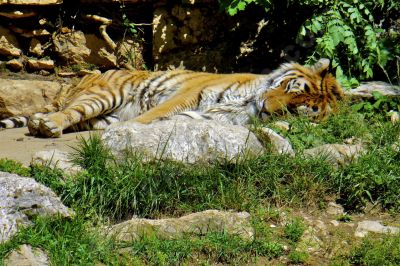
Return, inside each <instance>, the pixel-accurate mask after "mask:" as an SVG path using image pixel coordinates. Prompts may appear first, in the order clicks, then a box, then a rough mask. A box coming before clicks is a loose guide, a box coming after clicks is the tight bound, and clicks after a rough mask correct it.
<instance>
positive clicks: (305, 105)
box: [262, 59, 344, 119]
mask: <svg viewBox="0 0 400 266" xmlns="http://www.w3.org/2000/svg"><path fill="white" fill-rule="evenodd" d="M328 67H329V59H321V60H319V61H318V62H317V63H316V64H315V65H313V66H311V67H305V66H301V65H299V64H290V66H289V65H284V66H283V67H282V68H281V70H282V71H283V72H286V73H285V74H284V75H281V76H280V77H278V78H277V79H276V80H274V82H273V83H272V85H271V86H270V89H269V90H267V91H266V92H265V93H264V94H263V96H262V99H263V109H262V111H263V112H266V113H269V114H272V113H276V112H280V111H283V110H289V111H296V112H302V113H306V114H307V115H309V116H313V117H316V118H318V119H323V118H326V117H327V115H328V114H329V113H330V112H331V111H333V110H336V105H337V100H340V99H341V98H343V96H344V93H343V90H342V88H341V87H340V85H339V83H338V82H337V81H336V79H335V77H334V76H333V75H332V74H330V73H328Z"/></svg>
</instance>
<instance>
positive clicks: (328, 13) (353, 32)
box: [219, 0, 400, 86]
mask: <svg viewBox="0 0 400 266" xmlns="http://www.w3.org/2000/svg"><path fill="white" fill-rule="evenodd" d="M280 2H281V1H278V0H264V1H261V0H220V1H219V3H220V5H221V7H222V8H223V9H225V10H226V11H227V13H228V14H230V15H235V14H236V13H237V12H238V11H241V10H244V9H246V7H247V6H248V5H250V4H257V5H259V6H260V7H262V8H264V9H265V10H266V12H267V14H268V13H271V12H281V13H282V14H281V18H282V21H284V20H285V19H288V20H290V18H291V16H293V15H296V16H297V15H298V14H299V13H308V12H309V11H310V10H312V11H313V12H312V13H311V14H313V15H312V16H311V17H308V18H306V19H305V20H304V21H303V23H302V24H301V25H299V28H298V37H297V42H298V43H302V42H303V41H304V38H306V39H311V40H312V44H311V46H312V49H311V51H310V53H309V54H308V62H309V63H311V62H313V61H315V60H316V59H317V58H320V57H326V58H330V59H331V60H332V65H333V67H334V68H335V69H336V75H337V77H338V78H339V80H340V81H341V82H342V84H344V85H345V86H352V85H356V84H357V81H356V79H354V78H353V79H351V77H356V78H357V79H362V80H364V79H370V78H372V77H373V76H374V73H379V74H380V75H381V76H385V77H386V78H387V79H388V80H389V81H394V79H395V78H397V79H399V76H398V75H399V74H398V73H399V60H400V59H399V58H400V43H399V42H398V38H399V35H400V32H399V31H396V30H392V29H390V27H391V26H392V25H394V21H395V19H396V17H399V15H400V14H399V12H398V10H399V8H400V2H399V1H396V0H388V1H383V0H379V1H373V0H339V1H333V0H306V1H299V0H287V1H286V2H287V5H286V7H289V6H291V7H294V10H296V11H295V12H296V14H292V13H291V12H283V11H282V10H279V9H278V8H277V9H275V8H274V7H275V6H278V4H282V3H280ZM280 6H281V7H282V5H280ZM283 6H285V5H283ZM305 17H307V16H305Z"/></svg>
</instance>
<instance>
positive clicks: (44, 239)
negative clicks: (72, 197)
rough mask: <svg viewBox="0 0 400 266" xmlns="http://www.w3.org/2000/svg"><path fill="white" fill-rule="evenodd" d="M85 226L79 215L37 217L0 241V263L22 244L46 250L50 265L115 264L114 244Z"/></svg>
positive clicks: (116, 260) (116, 257)
mask: <svg viewBox="0 0 400 266" xmlns="http://www.w3.org/2000/svg"><path fill="white" fill-rule="evenodd" d="M88 226H89V224H88V223H87V222H85V221H84V220H83V219H81V218H79V217H77V218H75V219H73V220H68V219H62V218H52V219H51V218H43V217H38V218H37V219H35V223H34V225H33V226H32V227H28V228H25V229H22V230H20V232H19V233H18V234H17V235H15V236H14V238H13V239H11V240H10V241H8V242H7V243H5V244H1V245H0V264H2V262H1V258H4V257H5V256H6V255H7V254H8V253H9V252H10V251H11V250H12V249H15V248H17V247H18V246H19V245H22V244H29V245H31V246H33V247H38V248H42V249H44V250H46V251H47V252H48V254H49V256H50V260H51V262H52V265H95V263H96V262H102V263H105V264H106V265H111V264H117V263H118V260H119V258H118V255H117V254H115V252H114V246H113V245H114V244H113V243H112V242H111V241H109V240H107V239H104V238H102V237H100V236H99V235H96V234H95V233H93V232H91V231H89V229H88V228H89V227H88Z"/></svg>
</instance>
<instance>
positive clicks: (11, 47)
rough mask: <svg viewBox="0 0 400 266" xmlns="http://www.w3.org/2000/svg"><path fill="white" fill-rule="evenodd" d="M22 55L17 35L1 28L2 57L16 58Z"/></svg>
mask: <svg viewBox="0 0 400 266" xmlns="http://www.w3.org/2000/svg"><path fill="white" fill-rule="evenodd" d="M21 54H22V51H21V49H20V48H19V43H18V41H17V38H16V37H15V35H14V34H13V33H12V32H11V31H10V30H9V29H7V28H4V27H2V26H0V55H4V56H13V57H16V56H20V55H21Z"/></svg>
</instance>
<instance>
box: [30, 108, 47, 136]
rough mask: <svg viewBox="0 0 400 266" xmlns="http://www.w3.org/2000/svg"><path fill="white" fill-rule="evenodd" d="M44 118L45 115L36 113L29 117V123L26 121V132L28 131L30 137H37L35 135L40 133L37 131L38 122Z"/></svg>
mask: <svg viewBox="0 0 400 266" xmlns="http://www.w3.org/2000/svg"><path fill="white" fill-rule="evenodd" d="M44 116H45V114H42V113H38V114H34V115H33V116H31V117H30V118H29V121H28V130H29V133H30V134H31V135H32V136H37V135H39V134H40V131H39V125H40V120H41V119H42V118H43V117H44Z"/></svg>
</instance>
